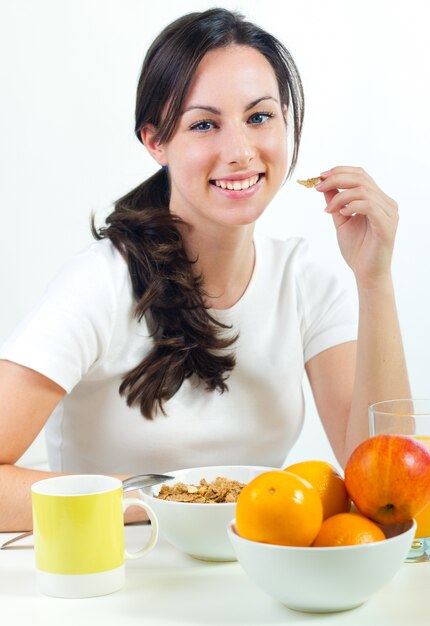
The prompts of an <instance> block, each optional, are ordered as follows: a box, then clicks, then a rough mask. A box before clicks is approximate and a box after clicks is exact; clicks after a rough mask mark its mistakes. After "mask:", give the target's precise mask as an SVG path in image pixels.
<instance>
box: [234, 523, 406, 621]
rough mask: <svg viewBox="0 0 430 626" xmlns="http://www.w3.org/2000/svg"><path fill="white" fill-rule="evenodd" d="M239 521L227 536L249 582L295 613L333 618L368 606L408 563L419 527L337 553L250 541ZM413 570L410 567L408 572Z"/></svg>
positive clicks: (336, 548) (403, 527)
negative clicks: (333, 614)
mask: <svg viewBox="0 0 430 626" xmlns="http://www.w3.org/2000/svg"><path fill="white" fill-rule="evenodd" d="M235 521H236V520H233V521H232V522H230V524H229V526H228V535H229V538H230V541H231V542H232V545H233V547H234V551H235V553H236V556H237V559H238V561H239V563H240V564H241V566H242V567H243V569H244V570H245V572H246V573H247V574H248V576H249V577H250V578H251V579H252V580H253V581H254V582H255V583H256V584H257V585H258V586H259V587H261V589H263V591H265V592H266V593H268V594H269V596H271V597H272V598H275V599H276V600H279V601H280V602H282V603H283V604H285V605H286V606H287V607H288V608H290V609H294V610H296V611H306V612H315V613H316V612H318V613H320V612H321V613H328V612H331V611H345V610H347V609H352V608H354V607H356V606H359V605H360V604H363V602H365V601H366V600H367V599H368V598H369V597H370V596H372V595H373V594H374V593H376V592H377V591H378V590H379V589H381V587H383V586H384V585H385V584H387V583H388V582H389V581H390V580H391V578H393V576H394V574H395V573H396V572H397V571H398V569H399V568H400V567H401V565H402V563H403V562H404V560H405V559H406V557H407V555H408V552H409V549H410V547H411V543H412V541H413V538H414V534H415V529H416V523H415V522H414V521H410V522H407V523H405V524H403V525H402V526H401V527H400V526H398V527H397V528H396V529H393V528H392V529H391V531H389V530H388V527H387V526H384V527H382V528H383V530H384V532H386V534H388V532H394V533H396V534H395V536H393V537H391V538H389V539H386V540H384V541H377V542H375V543H368V544H361V545H355V546H340V547H333V548H331V547H330V548H312V547H310V548H299V547H290V546H278V545H271V544H267V543H259V542H256V541H249V540H248V539H243V538H242V537H240V536H239V535H238V534H237V532H236V528H235ZM408 567H410V566H408Z"/></svg>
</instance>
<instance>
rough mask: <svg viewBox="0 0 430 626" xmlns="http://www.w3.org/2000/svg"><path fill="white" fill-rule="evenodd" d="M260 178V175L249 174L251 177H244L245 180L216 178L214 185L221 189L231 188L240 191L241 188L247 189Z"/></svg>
mask: <svg viewBox="0 0 430 626" xmlns="http://www.w3.org/2000/svg"><path fill="white" fill-rule="evenodd" d="M259 178H260V175H259V174H257V175H256V176H251V178H246V179H245V180H235V181H232V180H216V181H215V185H216V186H217V187H221V188H222V189H233V190H234V191H241V190H242V189H248V188H249V187H252V186H253V185H255V184H256V183H257V182H258V180H259Z"/></svg>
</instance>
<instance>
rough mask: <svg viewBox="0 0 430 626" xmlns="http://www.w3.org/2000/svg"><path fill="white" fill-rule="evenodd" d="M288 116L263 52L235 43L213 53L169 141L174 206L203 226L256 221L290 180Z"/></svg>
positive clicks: (166, 158) (166, 153) (166, 156)
mask: <svg viewBox="0 0 430 626" xmlns="http://www.w3.org/2000/svg"><path fill="white" fill-rule="evenodd" d="M285 116H286V110H285V107H284V110H283V107H282V105H281V102H280V96H279V88H278V83H277V80H276V76H275V73H274V70H273V68H272V66H271V65H270V63H269V62H268V61H267V60H266V58H265V57H264V56H263V55H262V54H261V53H260V52H258V51H257V50H255V49H254V48H250V47H248V46H229V47H227V48H220V49H217V50H213V51H211V52H209V53H208V54H206V56H205V57H204V58H203V60H202V61H201V63H200V65H199V67H198V69H197V72H196V75H195V77H194V80H193V82H192V85H191V88H190V91H189V94H188V96H187V98H186V101H185V103H184V107H183V111H182V115H181V117H180V119H179V122H178V126H177V128H176V130H175V133H174V135H173V136H172V138H171V140H169V141H168V142H167V143H166V144H164V145H163V146H162V153H163V159H164V160H163V163H165V164H167V165H168V166H169V174H170V179H171V203H170V210H171V211H172V212H173V213H175V214H177V215H179V216H180V217H181V218H182V219H184V220H185V221H186V222H188V223H189V224H192V225H193V226H195V227H197V228H199V227H200V228H205V227H206V228H207V227H210V225H215V224H217V225H224V226H239V225H245V224H251V223H253V222H255V220H256V219H257V218H258V217H259V216H260V215H261V214H262V213H263V211H264V209H265V208H266V206H267V205H268V204H269V202H270V201H271V200H272V198H273V196H274V195H275V193H276V192H277V190H278V189H279V187H280V186H281V184H282V182H283V181H284V179H285V175H286V170H287V131H286V124H285Z"/></svg>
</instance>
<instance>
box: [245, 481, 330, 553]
mask: <svg viewBox="0 0 430 626" xmlns="http://www.w3.org/2000/svg"><path fill="white" fill-rule="evenodd" d="M322 519H323V507H322V503H321V498H320V497H319V495H318V492H317V490H316V489H314V488H313V487H312V485H310V484H309V483H308V482H306V481H305V480H303V479H302V478H300V477H299V476H296V475H295V474H291V473H290V472H285V471H282V470H275V471H270V472H265V473H264V474H260V475H259V476H257V477H256V478H254V479H253V480H251V482H250V483H248V484H247V485H245V487H244V488H243V489H242V491H241V493H240V495H239V498H238V500H237V504H236V530H237V532H238V534H239V535H240V536H241V537H244V538H245V539H251V540H252V541H261V542H263V543H273V544H278V545H283V546H310V545H311V543H312V542H313V540H314V539H315V537H316V536H317V534H318V531H319V529H320V527H321V524H322Z"/></svg>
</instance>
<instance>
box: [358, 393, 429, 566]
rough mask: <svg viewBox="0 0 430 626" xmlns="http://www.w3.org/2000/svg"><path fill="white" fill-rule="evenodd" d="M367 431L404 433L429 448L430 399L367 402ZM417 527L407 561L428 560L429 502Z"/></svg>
mask: <svg viewBox="0 0 430 626" xmlns="http://www.w3.org/2000/svg"><path fill="white" fill-rule="evenodd" d="M369 428H370V435H371V436H374V435H381V434H387V435H407V436H409V437H412V438H413V439H416V440H417V441H420V442H421V443H422V444H424V446H425V447H426V448H427V449H428V450H430V400H425V399H418V400H417V399H415V400H414V399H409V400H387V401H384V402H376V403H375V404H371V405H370V406H369ZM415 519H416V522H417V531H416V534H415V539H414V541H413V543H412V546H411V550H410V552H409V555H408V557H407V559H406V561H407V562H408V563H422V562H423V561H429V560H430V502H429V504H428V505H427V506H426V507H424V509H423V510H422V511H421V512H420V513H418V515H417V516H416V518H415Z"/></svg>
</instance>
